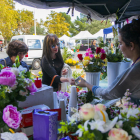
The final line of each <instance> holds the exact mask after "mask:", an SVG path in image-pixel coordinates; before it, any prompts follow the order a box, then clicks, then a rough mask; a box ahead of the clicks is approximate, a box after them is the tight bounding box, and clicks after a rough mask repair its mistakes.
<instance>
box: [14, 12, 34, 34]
mask: <svg viewBox="0 0 140 140" xmlns="http://www.w3.org/2000/svg"><path fill="white" fill-rule="evenodd" d="M17 12H18V19H17V24H18V26H17V29H16V32H15V35H17V34H29V33H30V31H29V30H30V28H31V27H32V26H34V16H33V12H31V11H28V10H17Z"/></svg>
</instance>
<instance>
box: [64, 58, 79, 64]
mask: <svg viewBox="0 0 140 140" xmlns="http://www.w3.org/2000/svg"><path fill="white" fill-rule="evenodd" d="M65 63H66V64H68V65H69V66H75V65H77V64H78V63H79V61H76V60H73V59H72V58H70V59H67V60H66V61H65Z"/></svg>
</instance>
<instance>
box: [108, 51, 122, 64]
mask: <svg viewBox="0 0 140 140" xmlns="http://www.w3.org/2000/svg"><path fill="white" fill-rule="evenodd" d="M106 58H107V60H108V62H121V61H122V60H123V56H122V55H120V54H118V53H117V54H113V53H110V54H108V55H107V56H106Z"/></svg>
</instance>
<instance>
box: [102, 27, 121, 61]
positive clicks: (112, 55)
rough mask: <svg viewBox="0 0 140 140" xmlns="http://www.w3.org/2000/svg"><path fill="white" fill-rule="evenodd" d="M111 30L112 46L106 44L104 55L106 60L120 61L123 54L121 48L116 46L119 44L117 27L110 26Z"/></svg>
mask: <svg viewBox="0 0 140 140" xmlns="http://www.w3.org/2000/svg"><path fill="white" fill-rule="evenodd" d="M112 30H113V35H114V47H113V46H112V47H111V46H110V45H108V46H107V47H105V48H104V49H105V51H106V57H107V60H108V62H121V61H122V60H123V55H122V53H121V50H120V49H119V48H118V46H119V41H118V32H117V29H115V28H114V27H113V28H112Z"/></svg>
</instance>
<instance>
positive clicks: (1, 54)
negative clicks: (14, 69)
mask: <svg viewBox="0 0 140 140" xmlns="http://www.w3.org/2000/svg"><path fill="white" fill-rule="evenodd" d="M61 52H63V50H61ZM84 53H85V51H79V52H75V54H74V57H73V59H74V60H78V57H77V55H78V54H84ZM7 56H8V55H7V54H6V49H3V50H2V52H0V59H3V58H6V57H7ZM72 70H73V71H74V70H75V69H72ZM39 71H41V69H39V70H32V72H33V73H34V74H38V72H39ZM79 71H81V69H80V70H79Z"/></svg>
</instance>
